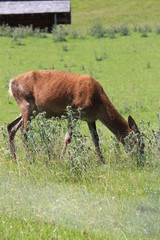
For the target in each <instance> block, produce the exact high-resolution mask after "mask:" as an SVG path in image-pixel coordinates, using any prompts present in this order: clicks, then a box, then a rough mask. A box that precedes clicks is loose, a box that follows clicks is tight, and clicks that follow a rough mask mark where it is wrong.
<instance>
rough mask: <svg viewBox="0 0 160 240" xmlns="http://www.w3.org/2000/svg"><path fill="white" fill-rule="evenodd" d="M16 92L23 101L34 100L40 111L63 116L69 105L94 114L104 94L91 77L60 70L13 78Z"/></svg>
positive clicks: (14, 92) (34, 72)
mask: <svg viewBox="0 0 160 240" xmlns="http://www.w3.org/2000/svg"><path fill="white" fill-rule="evenodd" d="M12 92H13V95H14V96H16V97H18V98H19V99H20V98H25V99H26V100H28V101H29V100H30V99H31V101H34V102H35V105H36V107H37V109H38V110H39V111H46V112H50V113H51V115H61V114H63V112H64V110H65V109H66V106H72V107H73V108H78V107H80V108H82V109H84V110H86V111H93V108H94V109H95V107H96V106H95V105H97V107H98V105H99V104H101V101H102V97H101V95H103V94H104V92H103V89H102V87H101V86H100V84H99V83H98V82H97V81H96V80H94V79H93V78H92V77H91V76H89V75H82V74H73V73H69V72H64V71H58V70H40V71H30V72H26V73H23V74H21V75H19V76H17V77H16V78H14V79H13V82H12ZM16 97H15V98H16ZM53 113H55V114H53ZM56 113H57V114H56Z"/></svg>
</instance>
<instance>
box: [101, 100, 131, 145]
mask: <svg viewBox="0 0 160 240" xmlns="http://www.w3.org/2000/svg"><path fill="white" fill-rule="evenodd" d="M104 102H105V111H104V112H105V114H104V115H105V117H103V121H102V122H103V123H104V124H105V125H106V126H107V128H109V129H110V131H111V132H112V133H113V134H114V135H115V136H116V137H117V139H118V140H119V141H121V142H122V143H123V142H124V138H125V137H126V136H127V135H128V134H129V133H130V132H131V129H130V128H129V126H128V123H127V121H126V120H125V119H124V118H123V117H122V116H121V114H120V113H119V112H118V111H117V110H116V108H115V107H114V106H113V104H112V103H111V102H110V100H109V99H108V97H107V96H106V98H105V101H104Z"/></svg>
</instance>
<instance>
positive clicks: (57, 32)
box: [52, 26, 68, 42]
mask: <svg viewBox="0 0 160 240" xmlns="http://www.w3.org/2000/svg"><path fill="white" fill-rule="evenodd" d="M52 33H53V39H54V41H55V42H65V41H66V36H67V34H68V33H67V31H66V30H65V28H64V27H62V26H60V28H59V29H58V28H56V29H55V28H53V30H52Z"/></svg>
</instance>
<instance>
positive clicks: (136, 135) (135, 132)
mask: <svg viewBox="0 0 160 240" xmlns="http://www.w3.org/2000/svg"><path fill="white" fill-rule="evenodd" d="M128 126H129V128H130V129H131V130H132V132H131V134H130V136H129V137H128V139H127V141H128V143H129V144H127V145H129V146H130V147H131V148H132V147H133V146H137V149H138V151H139V153H140V154H144V147H145V144H144V141H143V136H142V134H141V133H140V131H139V128H138V127H137V124H136V123H135V121H134V119H133V118H132V117H131V116H130V115H129V116H128Z"/></svg>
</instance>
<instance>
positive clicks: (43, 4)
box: [0, 0, 70, 15]
mask: <svg viewBox="0 0 160 240" xmlns="http://www.w3.org/2000/svg"><path fill="white" fill-rule="evenodd" d="M69 12H70V0H62V1H61V0H52V1H51V0H50V1H47V0H44V1H43V0H40V1H37V0H35V1H31V0H30V1H12V0H11V1H2V0H0V15H9V14H34V13H69Z"/></svg>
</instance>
